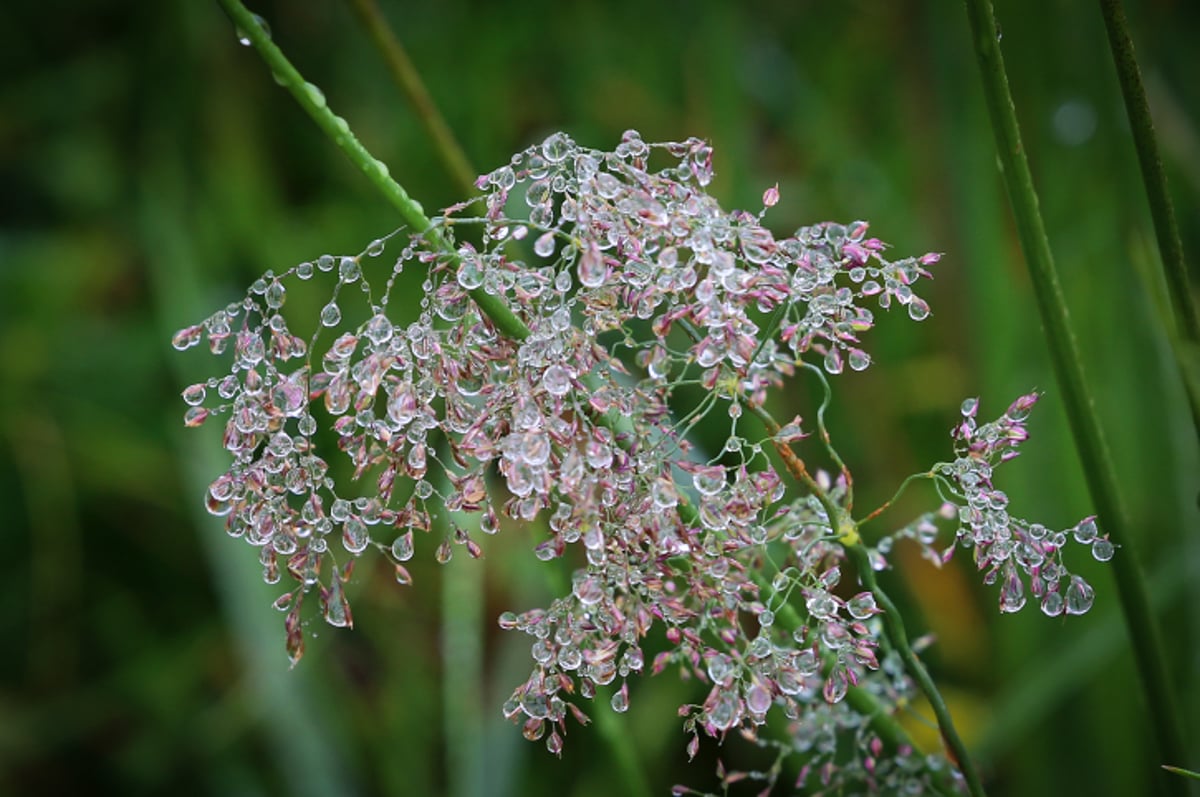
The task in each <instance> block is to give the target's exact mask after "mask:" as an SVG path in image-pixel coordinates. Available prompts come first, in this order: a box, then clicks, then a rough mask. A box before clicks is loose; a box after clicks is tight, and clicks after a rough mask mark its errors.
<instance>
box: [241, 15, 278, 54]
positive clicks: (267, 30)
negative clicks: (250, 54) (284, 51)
mask: <svg viewBox="0 0 1200 797" xmlns="http://www.w3.org/2000/svg"><path fill="white" fill-rule="evenodd" d="M251 16H252V17H253V19H254V24H255V25H257V26H258V28H259V30H261V31H262V32H263V33H264V34H265V35H266V37H267V38H268V39H269V38H271V27H270V26H269V25H267V21H266V20H265V19H263V18H262V17H260V16H259V15H258V14H252V15H251ZM237 37H238V43H239V44H241V45H242V46H243V47H249V46H250V45H251V44H253V43H254V42H253V41H252V40H251V39H250V34H249V33H247V32H246V31H244V30H242V29H241V28H238V29H237Z"/></svg>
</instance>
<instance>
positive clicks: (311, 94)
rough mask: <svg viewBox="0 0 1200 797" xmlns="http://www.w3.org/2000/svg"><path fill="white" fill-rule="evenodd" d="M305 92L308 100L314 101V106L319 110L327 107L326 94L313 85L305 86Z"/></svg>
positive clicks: (307, 84)
mask: <svg viewBox="0 0 1200 797" xmlns="http://www.w3.org/2000/svg"><path fill="white" fill-rule="evenodd" d="M304 91H305V92H306V93H307V94H308V98H309V99H310V100H312V102H313V105H315V106H317V107H318V108H324V107H325V92H323V91H321V90H320V89H319V88H317V87H316V86H314V85H313V84H312V83H305V84H304Z"/></svg>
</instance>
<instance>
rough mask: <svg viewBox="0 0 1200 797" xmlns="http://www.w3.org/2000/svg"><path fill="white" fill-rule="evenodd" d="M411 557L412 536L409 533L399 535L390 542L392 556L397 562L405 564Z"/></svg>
mask: <svg viewBox="0 0 1200 797" xmlns="http://www.w3.org/2000/svg"><path fill="white" fill-rule="evenodd" d="M412 555H413V535H412V532H411V531H409V532H408V533H406V534H401V535H400V536H399V537H397V538H396V539H395V540H393V541H392V556H394V557H396V560H397V561H400V562H407V561H408V560H409V559H411V558H412Z"/></svg>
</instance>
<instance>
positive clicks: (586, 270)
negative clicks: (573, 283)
mask: <svg viewBox="0 0 1200 797" xmlns="http://www.w3.org/2000/svg"><path fill="white" fill-rule="evenodd" d="M577 269H578V273H579V282H580V283H582V284H583V286H584V287H585V288H599V287H600V286H601V285H603V284H604V280H605V279H606V278H607V277H608V266H606V265H605V264H604V256H603V255H602V254H601V253H600V248H599V247H598V246H597V245H596V244H594V243H592V244H589V245H588V247H587V249H586V250H584V252H583V255H582V256H581V257H580V258H579V265H578V267H577Z"/></svg>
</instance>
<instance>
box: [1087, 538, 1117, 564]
mask: <svg viewBox="0 0 1200 797" xmlns="http://www.w3.org/2000/svg"><path fill="white" fill-rule="evenodd" d="M1114 553H1116V546H1114V545H1113V544H1112V543H1111V542H1109V541H1108V540H1107V539H1104V538H1101V539H1098V540H1096V541H1095V542H1093V543H1092V556H1093V557H1095V559H1096V561H1097V562H1107V561H1108V560H1109V559H1112V558H1113V554H1114Z"/></svg>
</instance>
